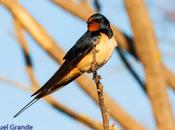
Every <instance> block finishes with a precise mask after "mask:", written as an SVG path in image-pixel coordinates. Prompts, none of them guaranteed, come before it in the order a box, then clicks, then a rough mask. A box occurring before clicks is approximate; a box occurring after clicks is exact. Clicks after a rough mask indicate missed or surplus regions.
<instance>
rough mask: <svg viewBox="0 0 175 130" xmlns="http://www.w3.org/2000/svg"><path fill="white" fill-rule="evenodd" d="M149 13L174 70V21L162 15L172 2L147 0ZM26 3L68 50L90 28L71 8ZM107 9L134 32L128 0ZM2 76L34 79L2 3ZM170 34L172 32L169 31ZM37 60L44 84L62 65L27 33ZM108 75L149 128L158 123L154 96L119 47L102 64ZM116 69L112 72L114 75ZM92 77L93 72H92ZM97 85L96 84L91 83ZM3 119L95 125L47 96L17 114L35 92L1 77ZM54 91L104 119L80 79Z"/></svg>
mask: <svg viewBox="0 0 175 130" xmlns="http://www.w3.org/2000/svg"><path fill="white" fill-rule="evenodd" d="M146 2H147V3H146V4H147V6H148V7H149V13H150V15H151V18H152V21H153V22H154V28H155V31H156V34H157V37H158V42H159V45H160V50H161V52H162V55H163V62H164V63H165V64H166V65H167V66H168V67H169V68H171V69H172V70H173V71H175V69H174V65H175V62H174V61H173V60H172V59H173V58H172V57H173V56H175V52H174V47H175V46H174V45H175V44H174V43H173V42H174V41H175V39H174V35H175V31H174V27H175V25H174V24H173V23H169V22H167V20H166V19H164V18H162V12H161V11H160V10H159V7H160V5H161V6H163V7H165V8H167V7H172V6H169V5H168V4H167V3H168V2H167V3H166V4H165V2H164V1H163V0H161V1H160V3H159V4H157V3H155V2H154V1H153V0H147V1H146ZM20 3H21V4H22V5H23V6H24V7H25V8H26V9H27V10H28V11H29V12H30V14H31V15H32V16H33V17H34V18H35V19H36V20H37V21H38V22H39V23H40V24H41V25H43V26H44V27H45V28H46V29H47V31H48V33H49V34H50V35H51V36H52V37H53V38H54V39H55V40H56V41H57V42H58V43H60V44H59V46H61V47H62V48H63V49H64V50H65V51H68V49H70V48H71V47H72V46H73V44H74V43H75V42H76V40H78V38H79V37H80V36H81V35H82V34H83V33H84V32H85V31H86V23H85V22H83V21H80V20H79V19H77V18H76V17H74V16H72V15H71V14H69V13H67V12H65V11H63V10H62V9H61V8H58V7H57V6H55V5H54V4H52V3H51V2H49V1H47V0H44V1H43V0H37V1H36V0H30V1H27V2H26V1H25V0H20ZM102 9H103V11H102V13H103V14H104V15H105V16H106V17H108V19H109V20H110V21H111V23H113V24H115V25H116V26H117V27H119V28H120V29H121V30H123V31H125V32H126V33H127V34H129V35H131V34H132V33H131V28H130V25H129V22H128V18H127V14H126V12H125V9H124V4H123V1H122V0H118V1H116V0H110V1H108V0H104V1H103V4H102ZM0 25H1V27H0V59H1V61H0V76H4V77H7V78H9V79H13V80H16V81H19V82H21V83H23V84H26V85H29V79H28V76H27V74H26V71H25V64H24V61H23V56H22V52H21V49H20V47H19V45H18V43H17V40H16V38H15V35H14V28H13V21H12V17H11V15H10V14H9V12H8V11H7V10H6V9H5V8H4V7H2V6H0ZM165 34H168V35H165ZM26 38H27V41H28V42H29V46H30V51H31V55H32V59H33V63H34V71H35V74H36V77H37V79H38V81H39V83H40V85H42V84H44V83H45V82H46V81H47V79H48V78H50V76H52V74H53V73H54V72H55V71H56V70H57V69H58V67H59V66H58V65H57V64H56V62H55V61H53V60H52V59H51V58H50V57H49V56H48V55H47V54H46V53H45V52H44V51H43V50H42V49H41V48H40V47H39V46H38V45H36V43H35V42H34V41H33V40H32V38H31V37H30V36H29V35H28V34H26ZM127 57H128V58H129V60H130V62H131V63H132V65H133V66H134V67H135V69H136V71H137V72H138V73H139V74H140V77H141V78H142V79H144V73H143V68H142V66H141V65H139V64H138V63H137V61H135V60H134V59H133V58H132V57H131V56H129V55H127ZM99 73H100V74H101V76H102V77H103V79H102V82H103V84H104V86H105V90H106V92H107V93H108V94H109V95H111V97H113V98H114V100H116V102H117V103H119V104H120V105H121V106H122V107H123V109H124V110H125V111H127V112H128V113H130V115H131V116H132V117H134V118H136V119H137V121H138V122H140V123H141V124H142V125H143V126H145V127H146V128H148V129H154V128H155V125H154V120H153V116H152V111H151V107H150V103H149V100H148V98H147V97H146V96H145V95H144V93H143V92H142V90H141V89H140V87H139V86H138V84H137V83H136V82H135V81H134V80H133V78H132V77H131V76H130V74H129V73H128V71H127V70H126V69H125V67H124V65H123V63H122V62H121V61H120V59H119V57H118V55H117V54H116V53H114V54H113V56H112V58H111V60H110V61H109V62H108V63H107V64H106V65H105V66H104V67H103V68H102V69H100V71H99ZM109 75H110V76H109ZM89 76H90V77H91V75H89ZM89 87H91V86H89ZM0 90H1V91H0V101H1V107H0V115H1V118H0V125H5V124H13V123H14V124H16V125H27V124H29V125H32V126H33V127H34V130H35V129H36V130H48V129H65V130H67V129H76V130H82V129H84V130H89V128H87V127H85V126H84V125H82V124H80V123H78V122H77V121H75V120H72V119H71V118H69V117H67V116H65V115H64V114H62V113H60V112H57V111H56V110H54V109H53V108H51V107H50V106H49V105H48V104H47V103H45V102H44V101H43V100H41V101H40V102H38V103H36V104H35V105H33V106H32V107H31V108H30V109H28V110H27V111H26V112H25V113H23V114H22V115H21V116H19V117H18V118H15V119H13V118H12V116H13V115H14V114H15V113H16V112H17V111H18V110H19V109H20V108H21V107H22V106H24V105H25V104H26V103H27V102H29V101H30V100H31V98H30V93H28V92H24V91H22V90H19V89H17V88H16V87H14V86H12V85H9V84H5V83H3V82H0ZM168 93H169V97H170V100H171V104H172V107H173V111H175V109H174V108H175V103H174V102H175V96H174V92H173V91H172V90H170V89H169V90H168ZM53 96H54V97H55V98H56V99H57V100H58V101H59V102H61V103H63V104H65V105H66V106H69V107H70V108H72V109H74V110H76V111H77V112H82V113H83V114H87V115H88V116H90V117H92V118H94V119H97V120H101V116H100V111H99V109H98V107H97V106H96V104H95V103H94V102H93V101H92V100H91V99H90V98H89V97H88V96H87V95H86V94H85V93H84V92H83V91H82V90H81V89H80V88H79V87H78V86H77V85H76V83H74V82H73V83H71V84H69V85H67V86H66V87H64V88H63V89H61V90H60V91H59V92H56V93H54V94H53Z"/></svg>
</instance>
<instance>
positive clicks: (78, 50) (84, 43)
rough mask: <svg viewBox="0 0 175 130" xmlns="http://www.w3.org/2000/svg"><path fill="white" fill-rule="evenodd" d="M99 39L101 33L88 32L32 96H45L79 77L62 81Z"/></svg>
mask: <svg viewBox="0 0 175 130" xmlns="http://www.w3.org/2000/svg"><path fill="white" fill-rule="evenodd" d="M98 41H99V34H97V33H90V32H86V33H85V34H84V35H83V36H82V37H81V38H80V39H79V40H78V41H77V42H76V44H75V45H74V46H73V47H72V48H71V49H70V50H69V51H68V52H67V54H66V55H65V57H64V58H63V59H64V60H65V62H64V63H63V64H62V65H61V67H60V68H59V69H58V71H57V72H56V73H55V74H54V75H53V76H52V77H51V78H50V79H49V80H48V81H47V82H46V83H45V84H44V85H43V86H42V87H41V88H40V89H39V90H38V91H36V92H35V93H34V94H32V96H34V95H37V96H36V98H41V97H44V96H45V95H47V94H50V93H52V91H54V90H56V89H59V88H61V86H62V85H64V84H66V83H69V82H70V81H72V80H73V78H74V79H75V78H76V77H78V75H77V74H76V76H73V75H71V76H72V77H69V81H68V80H67V81H65V82H66V83H64V82H61V83H60V84H59V81H60V80H62V79H63V78H64V77H65V76H66V75H68V74H69V73H70V72H71V70H73V69H74V68H75V66H76V65H77V64H78V63H79V61H80V60H81V59H82V58H83V57H84V56H85V55H87V54H88V53H89V52H90V51H91V50H92V49H93V43H95V42H98Z"/></svg>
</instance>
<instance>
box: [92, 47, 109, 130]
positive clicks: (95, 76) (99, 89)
mask: <svg viewBox="0 0 175 130" xmlns="http://www.w3.org/2000/svg"><path fill="white" fill-rule="evenodd" d="M97 51H98V50H96V45H94V48H93V62H92V72H93V80H94V81H95V83H96V87H97V94H98V100H99V106H100V109H101V114H102V118H103V129H104V130H109V118H110V115H109V112H108V111H107V107H106V106H105V102H104V94H103V85H102V83H101V82H100V75H98V73H97V61H96V53H97Z"/></svg>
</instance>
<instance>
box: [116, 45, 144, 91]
mask: <svg viewBox="0 0 175 130" xmlns="http://www.w3.org/2000/svg"><path fill="white" fill-rule="evenodd" d="M117 49H118V51H117V52H118V54H119V55H120V58H121V59H122V61H123V63H124V64H125V66H127V68H128V71H129V72H130V73H131V75H132V76H133V77H134V78H135V79H136V81H137V82H138V84H139V85H140V86H141V88H142V90H143V91H144V92H145V93H146V88H145V83H144V82H143V81H141V79H140V77H139V75H138V74H137V73H136V72H135V70H134V69H133V68H132V66H131V64H130V63H129V61H128V60H127V58H126V56H125V55H124V54H123V53H124V50H122V48H120V46H118V48H117Z"/></svg>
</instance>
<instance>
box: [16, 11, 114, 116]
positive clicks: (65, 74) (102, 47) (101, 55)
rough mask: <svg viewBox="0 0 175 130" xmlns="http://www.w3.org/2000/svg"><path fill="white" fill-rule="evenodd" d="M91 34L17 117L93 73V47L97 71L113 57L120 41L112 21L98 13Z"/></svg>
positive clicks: (89, 25) (90, 25)
mask: <svg viewBox="0 0 175 130" xmlns="http://www.w3.org/2000/svg"><path fill="white" fill-rule="evenodd" d="M87 28H88V30H87V32H85V33H84V35H83V36H82V37H81V38H80V39H79V40H78V41H77V42H76V44H75V45H74V46H73V47H72V48H71V49H70V50H69V51H68V52H67V54H66V55H65V56H64V58H63V59H64V63H63V64H62V65H61V67H60V68H59V69H58V70H57V72H56V73H55V74H54V75H53V76H52V77H51V78H50V79H49V80H48V81H47V82H46V83H45V84H44V85H43V86H42V87H41V88H40V89H39V90H37V91H36V92H35V93H34V94H32V95H31V96H35V97H34V99H33V100H32V101H31V102H29V103H28V104H27V105H26V106H25V107H23V108H22V109H21V110H20V111H19V112H18V113H17V114H16V115H15V116H14V117H17V116H18V115H19V114H21V113H22V112H24V111H25V110H26V109H27V108H29V107H30V106H31V105H32V104H34V103H35V102H36V101H38V100H39V99H41V98H42V97H44V96H46V95H49V94H51V93H53V92H55V91H56V90H59V89H61V88H62V87H63V86H65V85H67V84H69V83H70V82H72V81H73V80H75V79H76V78H77V77H79V76H80V75H82V74H83V73H85V72H87V73H90V72H92V62H93V47H94V45H96V50H97V52H96V63H97V69H99V68H100V67H101V66H103V65H104V64H105V63H106V62H107V61H108V60H109V59H110V57H111V55H112V53H113V51H114V48H115V47H116V46H117V42H116V40H115V38H114V36H113V32H112V29H111V27H110V23H109V21H108V19H107V18H106V17H105V16H103V15H102V14H99V13H97V14H94V15H92V16H91V17H89V18H88V20H87Z"/></svg>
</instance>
